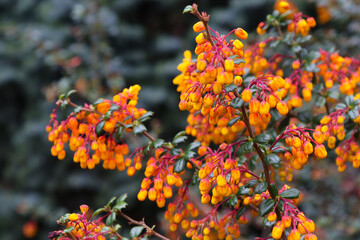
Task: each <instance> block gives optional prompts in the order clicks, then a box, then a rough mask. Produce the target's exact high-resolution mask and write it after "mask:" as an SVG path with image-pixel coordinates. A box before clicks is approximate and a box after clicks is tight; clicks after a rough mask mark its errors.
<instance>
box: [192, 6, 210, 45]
mask: <svg viewBox="0 0 360 240" xmlns="http://www.w3.org/2000/svg"><path fill="white" fill-rule="evenodd" d="M191 13H192V14H194V15H195V16H197V17H198V18H199V20H200V21H202V22H203V23H204V27H205V31H206V36H205V37H206V39H207V40H208V41H209V42H210V44H211V46H215V43H214V41H213V40H212V39H211V34H210V29H209V19H210V15H208V14H207V13H206V12H202V13H200V12H199V10H198V6H197V5H196V4H195V3H193V5H192V11H191Z"/></svg>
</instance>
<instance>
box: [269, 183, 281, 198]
mask: <svg viewBox="0 0 360 240" xmlns="http://www.w3.org/2000/svg"><path fill="white" fill-rule="evenodd" d="M270 193H271V194H272V196H278V195H279V190H278V188H277V186H276V184H274V183H271V184H270Z"/></svg>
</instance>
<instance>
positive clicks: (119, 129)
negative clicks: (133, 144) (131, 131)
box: [115, 126, 124, 140]
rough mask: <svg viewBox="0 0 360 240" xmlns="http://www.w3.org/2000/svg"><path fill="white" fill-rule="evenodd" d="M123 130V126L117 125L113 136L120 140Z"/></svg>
mask: <svg viewBox="0 0 360 240" xmlns="http://www.w3.org/2000/svg"><path fill="white" fill-rule="evenodd" d="M123 130H124V128H123V127H122V126H120V127H118V128H117V129H116V130H115V138H116V139H118V140H120V137H121V134H122V131H123Z"/></svg>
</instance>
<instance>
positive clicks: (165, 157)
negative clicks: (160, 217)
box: [137, 148, 184, 208]
mask: <svg viewBox="0 0 360 240" xmlns="http://www.w3.org/2000/svg"><path fill="white" fill-rule="evenodd" d="M178 158H180V155H171V154H170V152H169V151H167V150H165V149H163V148H158V149H156V151H155V157H151V158H150V159H149V160H148V161H147V166H146V169H145V173H144V174H145V178H144V179H143V180H142V183H141V189H140V191H139V193H138V196H137V197H138V199H139V200H140V201H144V200H145V199H146V197H148V198H149V200H150V201H155V200H156V203H157V205H158V207H160V208H162V207H164V206H165V199H166V198H171V197H172V196H173V192H172V188H171V186H176V187H181V186H182V185H183V181H182V179H181V178H180V175H181V174H183V173H184V172H183V171H182V172H179V173H177V172H174V164H175V162H176V159H178ZM152 185H153V186H152ZM151 186H152V187H151Z"/></svg>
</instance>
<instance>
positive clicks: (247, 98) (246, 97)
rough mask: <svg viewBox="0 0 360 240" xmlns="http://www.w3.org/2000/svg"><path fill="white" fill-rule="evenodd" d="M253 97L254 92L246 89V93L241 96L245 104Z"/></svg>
mask: <svg viewBox="0 0 360 240" xmlns="http://www.w3.org/2000/svg"><path fill="white" fill-rule="evenodd" d="M251 97H252V92H251V90H250V89H244V91H243V92H242V94H241V98H242V100H243V101H244V102H249V101H250V100H251Z"/></svg>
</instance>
